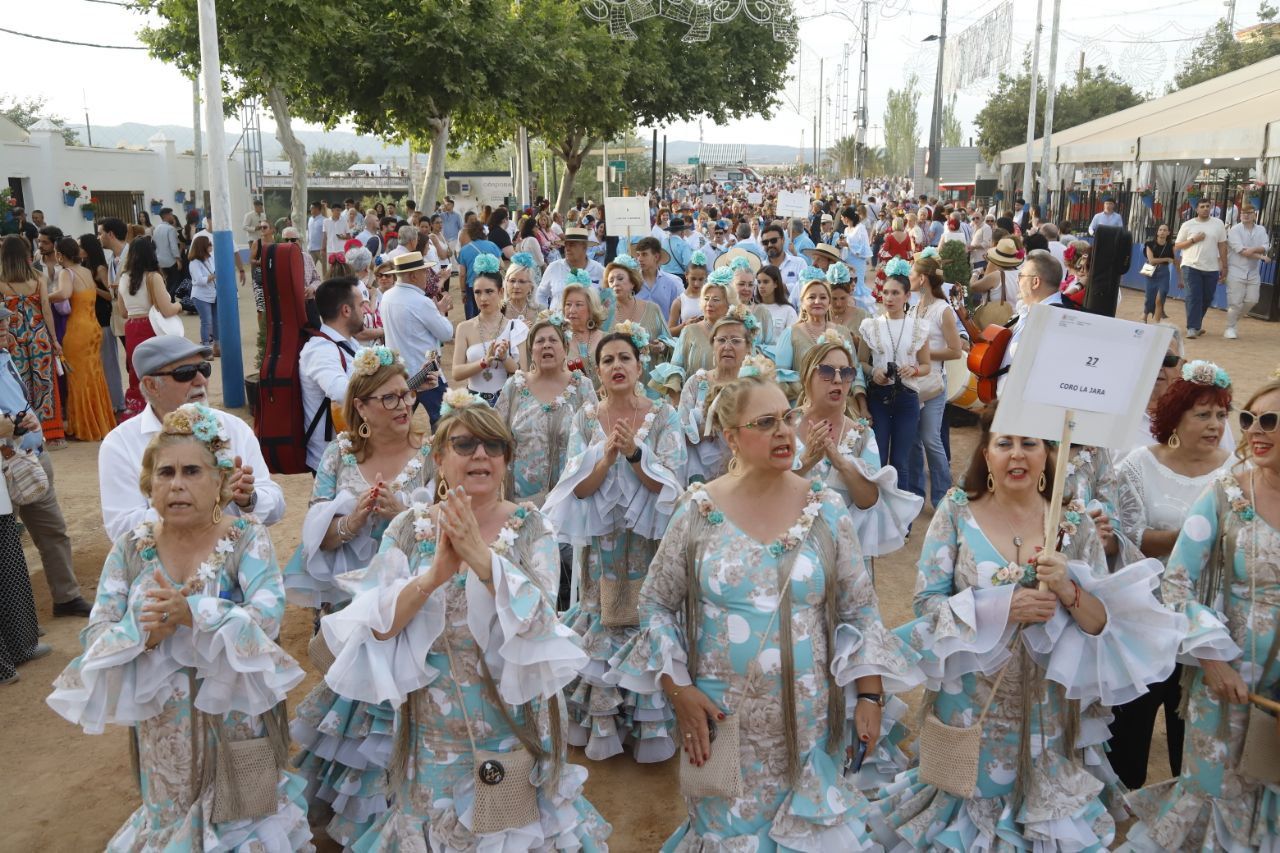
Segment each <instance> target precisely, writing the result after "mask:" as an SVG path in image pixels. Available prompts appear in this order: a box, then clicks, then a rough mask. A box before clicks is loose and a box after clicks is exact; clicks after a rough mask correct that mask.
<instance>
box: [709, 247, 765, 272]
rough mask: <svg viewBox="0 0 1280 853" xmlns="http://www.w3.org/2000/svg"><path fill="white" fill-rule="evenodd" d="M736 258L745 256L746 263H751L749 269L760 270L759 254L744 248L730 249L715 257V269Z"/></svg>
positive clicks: (726, 264) (727, 264)
mask: <svg viewBox="0 0 1280 853" xmlns="http://www.w3.org/2000/svg"><path fill="white" fill-rule="evenodd" d="M738 258H746V261H747V263H748V264H750V265H751V271H752V272H753V273H754V272H760V267H761V261H760V256H759V255H757V254H756V253H755V252H749V251H747V250H746V249H737V248H734V249H730V250H729V251H727V252H725V253H724V254H722V255H721V256H720V257H718V258H716V269H720V268H721V267H727V266H729V264H731V263H733V262H734V261H735V260H737V259H738Z"/></svg>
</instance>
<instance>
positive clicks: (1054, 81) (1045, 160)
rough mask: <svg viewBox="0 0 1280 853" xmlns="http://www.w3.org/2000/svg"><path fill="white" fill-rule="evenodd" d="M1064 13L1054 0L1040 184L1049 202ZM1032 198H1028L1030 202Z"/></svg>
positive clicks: (1046, 200) (1045, 200) (1057, 1)
mask: <svg viewBox="0 0 1280 853" xmlns="http://www.w3.org/2000/svg"><path fill="white" fill-rule="evenodd" d="M1061 13H1062V0H1053V25H1052V28H1051V29H1050V30H1049V74H1048V79H1047V81H1046V83H1047V88H1048V90H1049V91H1048V94H1047V95H1046V96H1045V100H1044V147H1043V149H1042V150H1041V152H1040V184H1041V189H1043V190H1044V203H1045V206H1046V208H1047V206H1048V204H1049V191H1050V189H1051V187H1050V185H1049V159H1050V157H1051V154H1050V150H1049V149H1050V146H1051V145H1052V143H1053V101H1054V96H1055V95H1056V94H1057V85H1058V20H1059V18H1060V17H1061ZM1030 201H1031V200H1030V199H1027V202H1028V204H1029V203H1030Z"/></svg>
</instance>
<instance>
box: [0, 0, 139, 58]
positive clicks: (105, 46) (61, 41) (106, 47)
mask: <svg viewBox="0 0 1280 853" xmlns="http://www.w3.org/2000/svg"><path fill="white" fill-rule="evenodd" d="M104 2H105V0H104ZM112 5H115V4H112ZM121 5H123V4H121ZM0 33H8V34H9V35H11V36H19V37H21V38H26V39H36V40H37V41H51V42H54V43H55V44H69V45H73V46H75V47H100V48H102V49H104V50H146V47H144V46H142V45H130V44H90V43H89V42H84V41H67V40H66V39H56V38H52V37H50V36H38V35H35V34H33V33H20V32H18V31H17V30H7V29H5V28H4V27H0Z"/></svg>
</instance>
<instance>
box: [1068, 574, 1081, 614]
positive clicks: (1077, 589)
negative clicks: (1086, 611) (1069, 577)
mask: <svg viewBox="0 0 1280 853" xmlns="http://www.w3.org/2000/svg"><path fill="white" fill-rule="evenodd" d="M1071 585H1072V586H1073V587H1075V588H1076V598H1075V601H1073V602H1071V604H1070V607H1071V609H1072V610H1075V609H1076V608H1077V607H1079V606H1080V584H1078V583H1076V582H1075V581H1072V582H1071Z"/></svg>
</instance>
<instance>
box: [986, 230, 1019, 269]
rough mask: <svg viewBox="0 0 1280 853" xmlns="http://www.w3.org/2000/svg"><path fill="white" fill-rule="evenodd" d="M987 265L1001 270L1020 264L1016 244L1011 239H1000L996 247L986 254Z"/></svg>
mask: <svg viewBox="0 0 1280 853" xmlns="http://www.w3.org/2000/svg"><path fill="white" fill-rule="evenodd" d="M987 263H989V264H991V265H992V266H997V267H1000V269H1003V270H1011V269H1013V268H1014V267H1016V266H1018V265H1019V264H1020V263H1022V258H1019V257H1018V244H1017V243H1015V242H1013V238H1012V237H1004V238H1001V240H1000V242H999V243H997V244H996V247H995V248H994V249H991V250H989V251H988V252H987Z"/></svg>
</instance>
